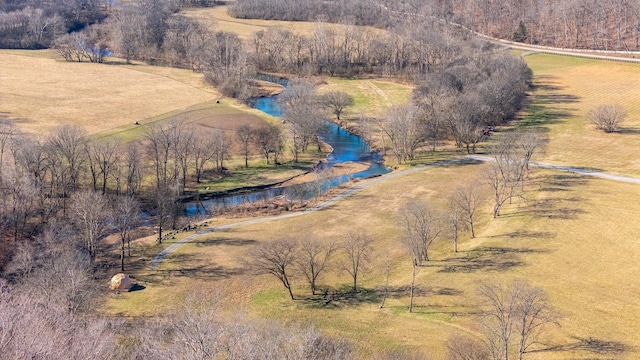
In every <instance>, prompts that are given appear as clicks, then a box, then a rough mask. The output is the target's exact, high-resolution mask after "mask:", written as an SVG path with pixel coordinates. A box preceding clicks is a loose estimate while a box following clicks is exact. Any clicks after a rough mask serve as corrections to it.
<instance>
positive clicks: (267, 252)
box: [249, 240, 297, 300]
mask: <svg viewBox="0 0 640 360" xmlns="http://www.w3.org/2000/svg"><path fill="white" fill-rule="evenodd" d="M296 247H297V246H296V243H295V242H293V241H291V240H276V241H271V242H265V243H262V244H259V245H256V247H255V248H254V249H253V250H252V251H251V253H250V255H249V257H250V259H251V260H250V261H251V262H250V263H249V267H250V268H251V269H252V270H253V271H254V272H255V273H256V274H270V275H273V276H275V277H276V278H277V279H278V280H280V282H282V285H284V287H285V289H287V291H288V292H289V296H290V297H291V300H294V297H293V292H292V291H291V282H290V281H289V275H290V274H289V272H290V267H291V265H293V264H294V263H295V262H296V260H297V259H296Z"/></svg>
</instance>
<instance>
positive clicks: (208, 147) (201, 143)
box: [192, 132, 216, 184]
mask: <svg viewBox="0 0 640 360" xmlns="http://www.w3.org/2000/svg"><path fill="white" fill-rule="evenodd" d="M215 140H216V139H214V137H213V136H211V134H210V133H209V132H206V133H204V134H196V136H195V138H194V141H193V149H192V152H193V162H194V166H195V169H196V182H197V183H198V184H199V183H200V181H201V179H202V175H203V174H204V171H205V166H206V164H207V163H208V162H210V161H212V160H213V159H214V157H215V147H216V141H215Z"/></svg>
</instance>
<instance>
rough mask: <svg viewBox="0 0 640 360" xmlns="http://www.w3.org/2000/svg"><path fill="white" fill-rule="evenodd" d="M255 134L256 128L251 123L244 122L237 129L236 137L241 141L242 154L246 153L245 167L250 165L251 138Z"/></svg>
mask: <svg viewBox="0 0 640 360" xmlns="http://www.w3.org/2000/svg"><path fill="white" fill-rule="evenodd" d="M253 136H254V130H253V128H252V127H251V125H249V124H244V125H241V126H240V127H238V129H237V130H236V138H237V139H238V142H239V143H240V147H241V149H242V155H244V167H245V168H248V167H249V155H250V150H251V140H252V139H253Z"/></svg>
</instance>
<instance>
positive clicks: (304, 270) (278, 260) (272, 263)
mask: <svg viewBox="0 0 640 360" xmlns="http://www.w3.org/2000/svg"><path fill="white" fill-rule="evenodd" d="M372 242H373V241H372V239H371V238H370V237H369V236H368V235H366V234H363V233H359V232H352V233H349V234H347V235H345V236H344V238H343V239H342V241H340V242H332V241H321V240H320V239H313V238H309V239H305V240H302V241H294V240H291V239H279V240H273V241H270V242H266V243H261V244H259V245H256V247H255V248H254V249H253V250H252V251H251V253H250V256H249V261H248V262H247V268H248V269H250V270H251V271H252V272H253V273H255V274H258V275H261V274H268V275H272V276H274V277H275V278H277V279H278V281H280V282H281V283H282V285H283V286H284V288H285V289H286V290H287V292H288V293H289V297H290V298H291V300H294V299H295V296H294V294H293V289H292V284H291V279H292V274H297V273H298V272H299V273H301V274H302V275H303V276H304V278H305V279H306V281H307V282H308V283H309V286H310V289H311V294H312V295H316V294H317V293H318V290H319V284H318V278H319V276H320V275H321V274H322V273H324V272H326V271H327V270H328V269H329V268H330V267H331V266H333V267H334V268H336V269H339V270H340V271H341V272H346V273H347V274H349V276H350V277H351V279H352V281H353V286H352V290H353V292H354V293H355V292H357V291H358V279H360V277H361V276H362V274H363V273H364V272H365V271H366V269H367V265H368V262H369V255H370V253H371V251H372ZM336 256H338V257H339V259H338V260H337V261H333V262H332V261H330V260H331V259H333V258H335V257H336Z"/></svg>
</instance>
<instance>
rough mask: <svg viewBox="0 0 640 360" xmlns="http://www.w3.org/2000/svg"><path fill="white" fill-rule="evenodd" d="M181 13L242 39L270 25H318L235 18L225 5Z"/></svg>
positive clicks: (309, 28) (297, 28) (307, 30)
mask: <svg viewBox="0 0 640 360" xmlns="http://www.w3.org/2000/svg"><path fill="white" fill-rule="evenodd" d="M182 13H183V14H184V15H185V16H187V17H190V18H193V19H197V20H199V21H200V22H202V23H204V24H207V25H208V26H209V28H211V29H213V30H218V31H227V32H233V33H236V34H237V35H238V36H239V37H240V38H241V39H243V40H249V39H250V38H251V37H252V36H253V34H255V33H256V32H258V31H262V30H267V29H268V28H272V27H273V28H275V27H279V28H284V29H287V30H291V31H293V32H296V33H300V34H311V33H313V32H314V31H315V30H316V28H317V26H318V24H317V23H315V22H310V21H279V20H254V19H236V18H233V17H231V16H229V14H227V6H216V7H214V8H199V9H198V8H196V9H186V10H184V11H182ZM323 25H324V26H326V27H329V28H332V29H335V30H336V31H341V32H343V31H344V29H345V28H346V27H347V26H346V25H340V24H323ZM366 29H367V31H369V32H373V33H377V32H379V31H380V30H379V29H375V28H372V27H366Z"/></svg>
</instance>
